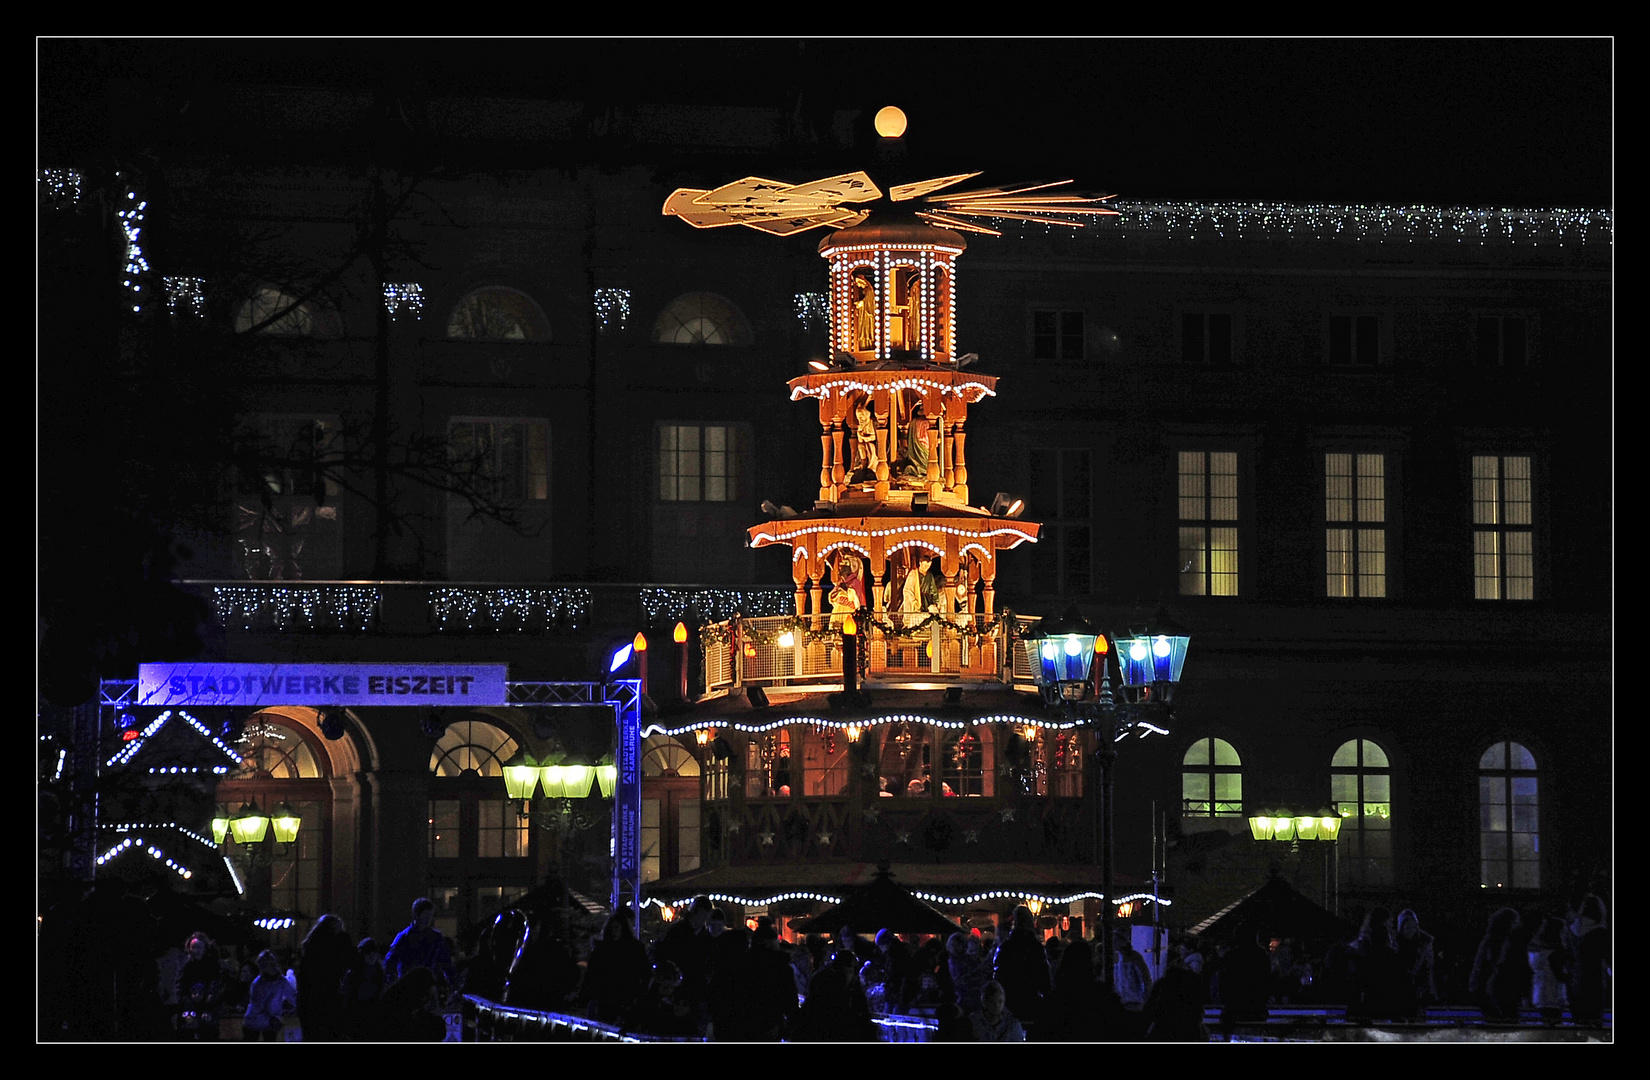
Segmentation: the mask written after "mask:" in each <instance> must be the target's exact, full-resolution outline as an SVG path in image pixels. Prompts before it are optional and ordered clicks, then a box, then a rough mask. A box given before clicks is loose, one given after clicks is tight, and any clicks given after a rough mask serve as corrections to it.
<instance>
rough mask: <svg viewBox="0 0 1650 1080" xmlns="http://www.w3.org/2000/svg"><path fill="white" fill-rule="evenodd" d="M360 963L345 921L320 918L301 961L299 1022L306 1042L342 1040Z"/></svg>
mask: <svg viewBox="0 0 1650 1080" xmlns="http://www.w3.org/2000/svg"><path fill="white" fill-rule="evenodd" d="M357 963H359V958H358V956H357V954H356V951H355V943H354V942H353V941H351V940H350V939H349V933H348V931H346V930H345V929H344V920H343V919H340V918H339V917H338V916H336V915H322V916H321V917H320V918H319V919H317V920H316V922H315V925H314V926H313V927H311V928H310V931H309V936H307V937H305V938H304V945H303V956H302V957H301V958H300V959H299V961H298V1019H299V1022H300V1023H301V1024H302V1025H303V1029H304V1033H303V1040H304V1042H328V1041H331V1040H336V1039H341V1038H343V1036H344V1002H345V992H346V988H347V985H348V980H349V978H350V973H351V972H352V971H354V970H355V967H356V965H357Z"/></svg>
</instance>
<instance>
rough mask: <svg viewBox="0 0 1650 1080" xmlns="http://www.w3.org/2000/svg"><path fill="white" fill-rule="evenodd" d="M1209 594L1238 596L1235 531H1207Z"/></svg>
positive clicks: (1236, 538)
mask: <svg viewBox="0 0 1650 1080" xmlns="http://www.w3.org/2000/svg"><path fill="white" fill-rule="evenodd" d="M1209 540H1210V543H1209V548H1210V550H1209V592H1210V593H1211V594H1212V595H1214V596H1236V595H1237V594H1238V552H1237V547H1238V534H1237V530H1236V529H1210V530H1209Z"/></svg>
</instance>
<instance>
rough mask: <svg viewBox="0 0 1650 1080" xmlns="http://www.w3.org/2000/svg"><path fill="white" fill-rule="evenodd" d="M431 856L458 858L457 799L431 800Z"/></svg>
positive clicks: (434, 857)
mask: <svg viewBox="0 0 1650 1080" xmlns="http://www.w3.org/2000/svg"><path fill="white" fill-rule="evenodd" d="M298 835H299V836H302V835H303V833H302V832H299V834H298ZM430 858H432V859H456V858H458V800H457V799H432V800H430Z"/></svg>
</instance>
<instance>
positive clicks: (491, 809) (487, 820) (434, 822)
mask: <svg viewBox="0 0 1650 1080" xmlns="http://www.w3.org/2000/svg"><path fill="white" fill-rule="evenodd" d="M517 745H518V744H517V742H516V740H515V739H514V738H513V737H511V735H510V734H509V733H508V732H506V731H504V730H503V729H502V728H498V727H495V726H494V725H492V724H489V723H486V722H485V721H482V720H460V721H458V722H457V723H454V724H450V725H448V727H447V730H446V731H444V732H443V733H442V735H441V738H439V739H437V740H436V744H435V748H434V749H433V750H431V751H430V773H431V780H430V818H429V829H430V831H429V856H430V860H431V861H430V871H431V876H432V878H433V879H434V880H433V881H432V882H431V884H432V886H445V888H446V891H445V892H443V893H442V896H443V897H444V898H445V899H444V900H443V901H442V903H440V904H439V905H438V906H439V907H440V911H439V913H438V915H437V919H438V922H441V923H442V925H443V926H444V927H447V926H452V927H461V926H463V925H465V924H467V923H469V922H470V921H472V920H474V919H476V918H479V917H481V916H482V914H483V912H484V910H485V901H484V897H483V896H482V894H481V893H477V894H476V895H474V896H471V895H469V893H468V892H466V891H465V889H464V887H461V886H457V885H451V886H448V885H446V884H445V883H447V882H453V881H461V882H466V883H474V882H475V881H477V880H480V879H483V878H487V877H494V878H503V879H506V880H510V879H513V878H515V877H519V876H520V875H521V874H523V873H525V874H526V876H527V877H528V878H530V877H531V866H530V865H528V866H527V870H526V871H521V870H517V869H515V868H514V867H513V866H512V865H511V863H510V862H501V861H500V860H511V861H513V860H522V863H520V864H516V865H527V864H526V860H528V858H529V857H530V856H531V854H532V851H531V846H532V831H531V829H530V828H529V824H530V822H529V819H528V818H526V817H523V816H522V815H521V813H520V812H519V808H518V806H517V804H516V803H515V802H513V801H512V800H511V799H510V798H509V797H508V796H507V795H506V794H505V791H504V763H505V762H506V761H508V760H509V759H510V758H511V757H512V756H513V755H514V754H515V752H516V748H517ZM472 900H473V901H474V903H473V904H472V903H471V901H472Z"/></svg>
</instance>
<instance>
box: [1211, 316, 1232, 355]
mask: <svg viewBox="0 0 1650 1080" xmlns="http://www.w3.org/2000/svg"><path fill="white" fill-rule="evenodd" d="M1209 363H1210V364H1212V365H1214V366H1215V367H1229V366H1230V365H1231V363H1232V317H1231V316H1230V315H1210V316H1209Z"/></svg>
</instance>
